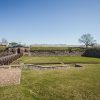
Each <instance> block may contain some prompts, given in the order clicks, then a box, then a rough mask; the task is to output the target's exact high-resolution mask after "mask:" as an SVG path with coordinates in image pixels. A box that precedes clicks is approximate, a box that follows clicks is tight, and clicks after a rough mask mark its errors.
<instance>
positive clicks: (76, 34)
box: [0, 0, 100, 45]
mask: <svg viewBox="0 0 100 100" xmlns="http://www.w3.org/2000/svg"><path fill="white" fill-rule="evenodd" d="M86 33H90V34H91V35H92V36H93V37H94V38H95V39H96V40H97V42H98V43H99V44H100V39H99V38H100V0H0V40H1V39H2V38H5V39H7V40H8V41H9V42H13V41H15V42H21V43H25V44H68V45H76V44H79V42H78V39H79V38H80V36H81V35H82V34H86Z"/></svg>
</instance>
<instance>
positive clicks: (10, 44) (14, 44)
mask: <svg viewBox="0 0 100 100" xmlns="http://www.w3.org/2000/svg"><path fill="white" fill-rule="evenodd" d="M17 45H18V43H16V42H11V43H9V46H11V47H13V46H17Z"/></svg>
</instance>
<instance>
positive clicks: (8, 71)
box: [0, 68, 21, 86]
mask: <svg viewBox="0 0 100 100" xmlns="http://www.w3.org/2000/svg"><path fill="white" fill-rule="evenodd" d="M20 77H21V69H19V68H0V86H4V85H15V84H20Z"/></svg>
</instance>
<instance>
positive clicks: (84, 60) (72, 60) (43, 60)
mask: <svg viewBox="0 0 100 100" xmlns="http://www.w3.org/2000/svg"><path fill="white" fill-rule="evenodd" d="M18 61H20V62H23V63H33V64H46V63H47V64H48V63H62V62H63V63H100V58H90V57H65V56H64V57H57V56H56V57H28V56H23V57H21V58H20V59H18Z"/></svg>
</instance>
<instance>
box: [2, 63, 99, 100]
mask: <svg viewBox="0 0 100 100" xmlns="http://www.w3.org/2000/svg"><path fill="white" fill-rule="evenodd" d="M0 100H100V64H99V65H85V66H84V67H82V68H67V69H66V70H44V71H41V70H37V71H34V70H33V71H30V70H27V71H25V70H23V71H22V78H21V84H20V85H18V86H8V87H0Z"/></svg>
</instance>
